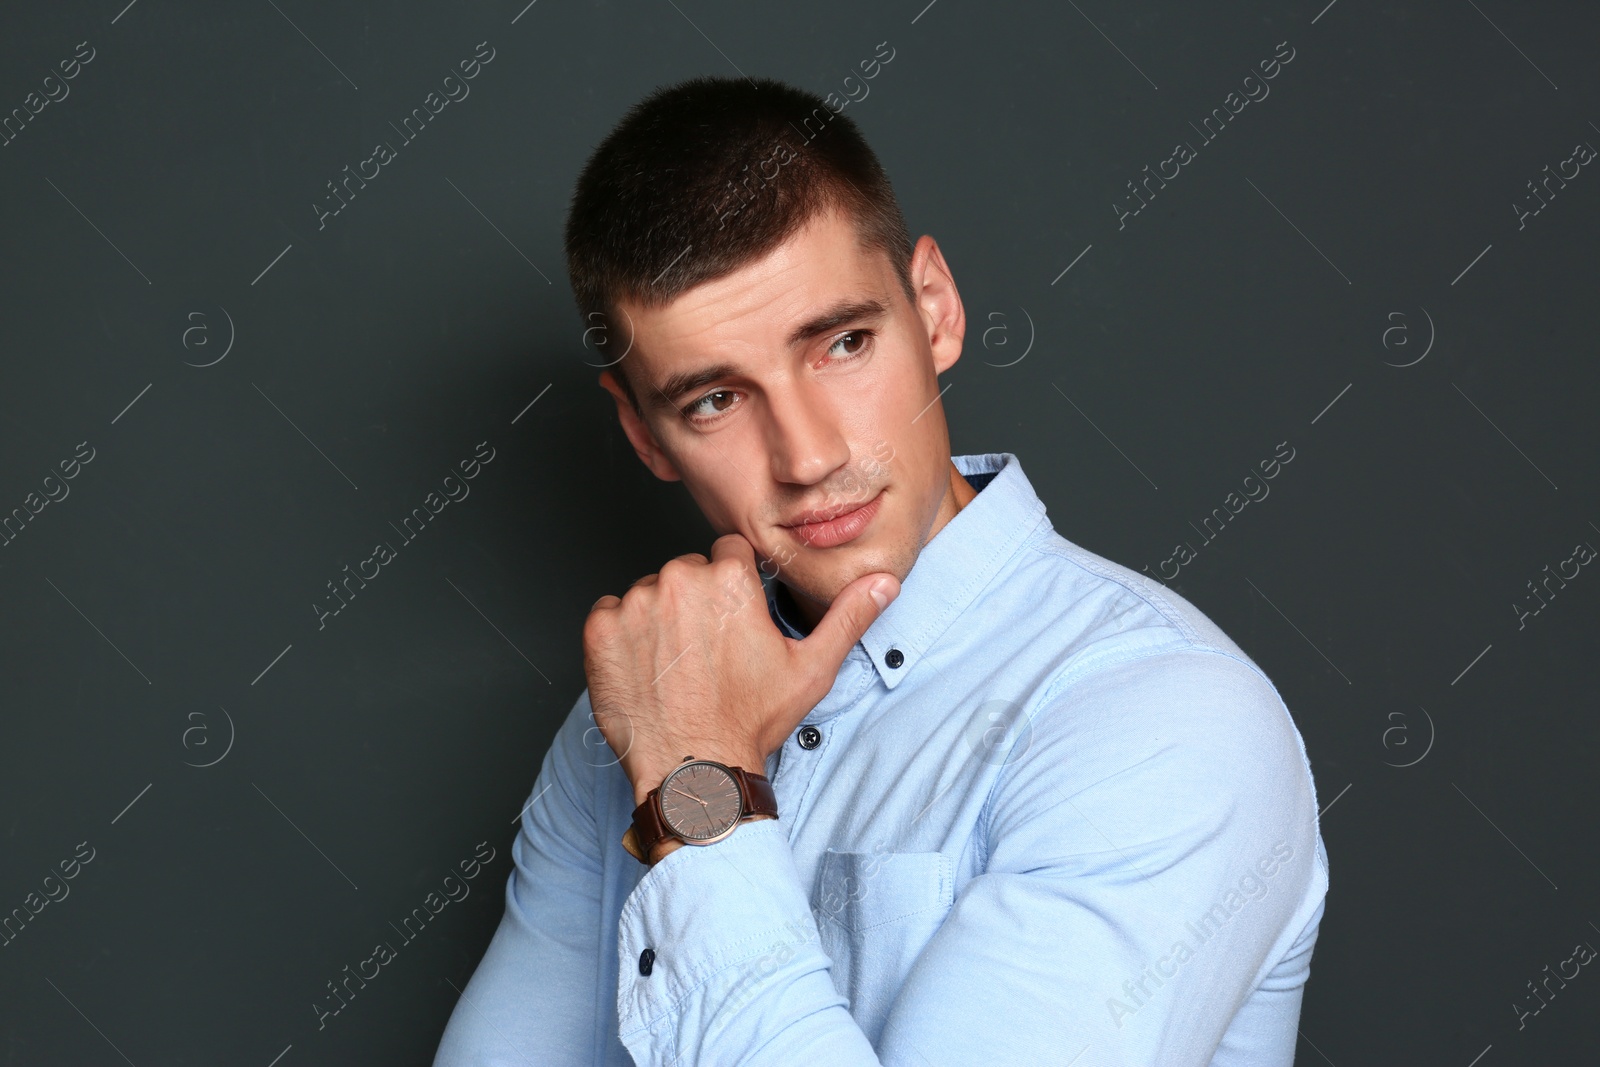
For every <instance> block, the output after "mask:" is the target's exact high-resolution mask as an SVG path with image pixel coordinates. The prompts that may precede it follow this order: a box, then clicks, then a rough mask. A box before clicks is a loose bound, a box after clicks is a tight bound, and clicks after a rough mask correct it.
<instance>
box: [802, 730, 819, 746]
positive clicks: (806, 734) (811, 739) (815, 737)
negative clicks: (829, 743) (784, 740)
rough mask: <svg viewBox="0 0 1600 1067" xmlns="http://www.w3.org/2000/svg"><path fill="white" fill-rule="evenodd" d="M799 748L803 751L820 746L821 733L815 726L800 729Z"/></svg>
mask: <svg viewBox="0 0 1600 1067" xmlns="http://www.w3.org/2000/svg"><path fill="white" fill-rule="evenodd" d="M799 740H800V747H801V748H805V749H812V748H816V747H817V746H818V745H820V744H822V731H821V730H819V729H817V728H816V727H815V726H802V727H800V738H799Z"/></svg>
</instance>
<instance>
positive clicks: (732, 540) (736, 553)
mask: <svg viewBox="0 0 1600 1067" xmlns="http://www.w3.org/2000/svg"><path fill="white" fill-rule="evenodd" d="M724 559H738V560H744V561H745V562H747V563H749V564H750V566H751V567H754V566H755V565H756V550H755V548H754V547H753V546H752V545H751V544H750V542H749V541H748V540H746V539H745V536H744V534H736V533H731V534H723V535H722V536H721V537H719V538H717V539H716V540H715V541H713V542H711V562H713V563H715V562H718V561H720V560H724Z"/></svg>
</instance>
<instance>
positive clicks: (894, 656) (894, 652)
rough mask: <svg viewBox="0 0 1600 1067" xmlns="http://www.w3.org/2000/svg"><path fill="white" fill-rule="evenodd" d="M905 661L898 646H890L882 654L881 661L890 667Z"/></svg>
mask: <svg viewBox="0 0 1600 1067" xmlns="http://www.w3.org/2000/svg"><path fill="white" fill-rule="evenodd" d="M905 661H906V657H905V654H904V653H902V652H901V651H900V650H899V649H898V648H891V649H890V650H889V651H887V652H885V653H884V654H883V662H885V663H887V664H888V665H889V666H891V667H898V666H900V664H902V663H904V662H905Z"/></svg>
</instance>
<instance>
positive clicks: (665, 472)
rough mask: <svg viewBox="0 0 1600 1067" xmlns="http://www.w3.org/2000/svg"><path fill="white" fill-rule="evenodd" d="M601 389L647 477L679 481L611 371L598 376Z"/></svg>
mask: <svg viewBox="0 0 1600 1067" xmlns="http://www.w3.org/2000/svg"><path fill="white" fill-rule="evenodd" d="M600 386H601V388H603V389H604V390H605V391H606V392H608V393H610V394H611V398H612V399H613V400H615V401H616V402H617V421H619V422H621V423H622V432H623V433H625V434H627V435H628V443H629V444H631V445H633V451H634V453H635V454H637V455H638V457H639V462H640V463H643V464H644V465H645V466H646V467H648V468H650V473H651V474H654V475H655V476H656V477H657V478H660V479H661V480H662V481H664V482H676V481H680V480H682V478H683V476H682V475H681V474H679V473H678V469H677V468H676V467H674V466H673V465H672V460H670V459H668V458H667V454H666V453H665V452H663V451H662V450H661V446H660V445H659V444H657V443H656V436H655V434H654V433H652V432H651V430H650V426H649V424H647V423H646V422H645V421H644V420H643V419H641V418H640V417H639V413H638V412H636V411H634V410H633V402H632V401H630V400H629V399H628V394H627V393H625V392H623V390H622V386H621V385H619V384H617V379H616V377H615V375H614V374H613V373H612V371H611V370H610V368H607V369H606V370H603V371H601V372H600Z"/></svg>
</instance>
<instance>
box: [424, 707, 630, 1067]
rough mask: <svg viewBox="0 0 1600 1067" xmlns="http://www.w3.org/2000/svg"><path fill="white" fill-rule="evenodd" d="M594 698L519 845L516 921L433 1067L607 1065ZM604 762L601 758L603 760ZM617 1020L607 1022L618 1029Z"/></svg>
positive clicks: (482, 971) (511, 894)
mask: <svg viewBox="0 0 1600 1067" xmlns="http://www.w3.org/2000/svg"><path fill="white" fill-rule="evenodd" d="M592 726H593V720H592V719H591V718H590V717H589V699H588V691H587V690H585V691H584V693H583V695H582V696H580V697H579V698H578V702H577V705H576V706H575V707H574V708H573V710H572V712H571V713H570V714H569V715H568V716H567V719H566V721H565V722H564V723H563V724H562V726H561V728H560V729H559V730H558V731H557V732H556V737H555V739H554V740H553V741H552V742H551V745H550V748H549V750H548V751H547V752H546V753H545V756H544V761H543V763H542V765H541V767H540V770H539V776H538V779H537V781H536V782H535V783H534V788H533V793H532V794H531V795H530V796H529V798H528V803H527V806H526V807H524V808H523V810H522V816H521V819H520V820H519V823H520V825H519V828H518V830H517V835H516V837H515V838H514V839H513V841H512V844H511V859H512V864H513V866H512V870H511V874H510V875H509V876H508V877H507V880H506V906H505V913H504V915H503V916H502V917H501V919H500V925H499V926H498V927H497V928H496V930H495V933H494V937H493V939H492V940H491V941H490V942H489V947H488V949H487V950H486V951H485V953H484V956H483V959H482V961H480V962H479V964H478V967H477V970H476V971H474V972H473V975H472V979H471V980H470V981H469V982H468V983H467V985H466V988H465V989H464V990H463V991H462V994H461V998H460V1000H458V1001H457V1002H456V1006H455V1010H454V1011H453V1012H452V1013H451V1016H450V1021H449V1023H448V1025H447V1026H446V1027H445V1031H444V1035H443V1037H442V1039H441V1041H440V1044H439V1048H438V1051H437V1052H436V1054H435V1056H434V1060H433V1067H469V1065H470V1067H502V1065H504V1067H527V1065H528V1063H529V1062H530V1059H529V1054H530V1050H536V1055H534V1057H533V1061H534V1062H538V1063H562V1064H587V1063H594V1062H597V1060H598V1056H597V1053H596V1048H597V1040H598V1035H600V1034H602V1033H603V1031H601V1030H600V1029H599V1020H598V1019H597V1018H596V997H595V988H596V984H597V982H598V979H599V973H598V972H599V961H600V959H601V958H602V957H601V952H602V951H603V950H602V942H601V934H602V930H603V925H604V924H602V923H601V921H600V901H601V886H602V876H601V866H600V857H599V855H598V847H599V845H598V839H597V835H596V832H595V818H594V805H593V798H594V789H595V780H596V777H597V772H598V768H596V767H594V766H591V765H589V764H588V763H586V762H585V760H584V753H585V752H586V751H587V752H593V751H594V747H593V746H592V745H591V746H590V747H589V748H588V749H586V748H585V747H584V734H585V731H586V730H587V729H589V728H590V727H592ZM592 758H594V757H592V756H591V759H592ZM609 1023H610V1020H609V1019H608V1020H607V1025H609Z"/></svg>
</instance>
